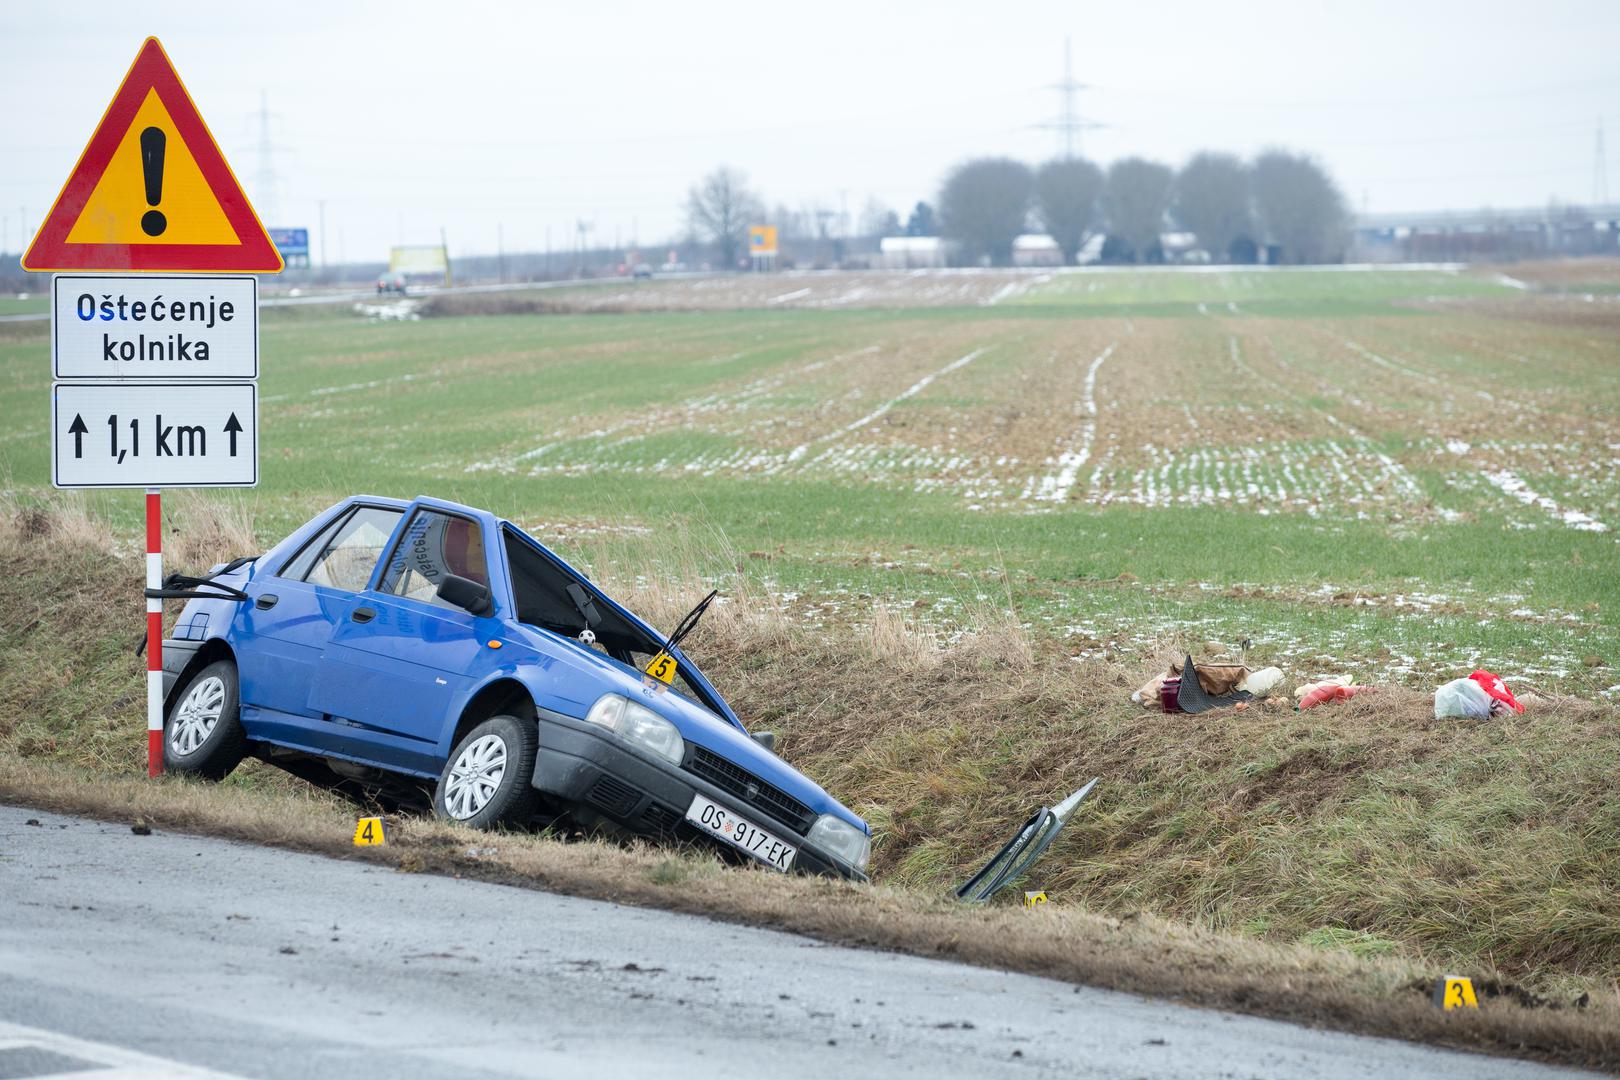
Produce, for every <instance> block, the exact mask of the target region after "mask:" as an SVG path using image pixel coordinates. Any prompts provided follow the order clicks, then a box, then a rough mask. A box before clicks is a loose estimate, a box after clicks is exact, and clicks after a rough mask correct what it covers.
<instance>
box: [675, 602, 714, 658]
mask: <svg viewBox="0 0 1620 1080" xmlns="http://www.w3.org/2000/svg"><path fill="white" fill-rule="evenodd" d="M719 595H720V590H719V589H715V590H713V591H711V592H710V593H709V595H708V596H705V597H704V598H703V599H702V600H699V601H698V606H697V607H695V608H693V609H692V610H691V611H688V612H687V613H686V617H685V618H684V619H682V620H681V621H680V625H678V626H676V627H675V632H674V633H673V634H671V635H669V640H668V641H667V642H666V643H665V645H664V649H665V650H666V651H667V650H669V649H673V648H676V647H677V646H679V645H680V643H681V639H682V638H684V637H686V635H687V634H690V633H691V632H692V631H693V630H696V629H697V624H698V622H699V621H700V620H701V619H702V618H703V613H704V612H705V611H708V610H709V605H710V604H711V603H713V602H714V598H715V597H717V596H719Z"/></svg>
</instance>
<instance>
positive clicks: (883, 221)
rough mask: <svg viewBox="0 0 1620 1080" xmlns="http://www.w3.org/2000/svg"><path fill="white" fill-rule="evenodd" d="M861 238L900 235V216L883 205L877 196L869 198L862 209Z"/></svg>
mask: <svg viewBox="0 0 1620 1080" xmlns="http://www.w3.org/2000/svg"><path fill="white" fill-rule="evenodd" d="M860 228H861V231H860V234H859V235H861V236H897V235H899V233H900V215H899V214H896V213H895V212H894V211H893V210H891V209H889V208H888V207H887V206H885V205H883V202H882V201H881V200H879V199H878V198H877V197H875V196H868V197H867V200H866V205H865V206H864V207H862V208H861V226H860Z"/></svg>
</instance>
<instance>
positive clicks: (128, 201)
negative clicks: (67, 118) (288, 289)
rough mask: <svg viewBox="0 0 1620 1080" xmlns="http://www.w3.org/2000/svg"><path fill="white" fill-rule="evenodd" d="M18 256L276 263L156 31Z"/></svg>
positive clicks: (207, 264)
mask: <svg viewBox="0 0 1620 1080" xmlns="http://www.w3.org/2000/svg"><path fill="white" fill-rule="evenodd" d="M22 265H23V268H24V269H26V270H181V271H197V272H204V273H206V272H211V271H259V272H266V273H279V272H280V270H281V267H282V261H281V255H280V254H279V253H278V252H277V251H276V247H275V245H274V244H272V243H271V242H270V237H269V235H268V234H267V233H266V232H265V229H264V226H263V225H262V224H260V223H259V219H258V216H257V215H255V214H254V212H253V207H252V205H251V204H249V202H248V199H247V196H246V195H245V194H244V193H243V192H242V187H241V185H240V184H238V183H237V181H236V177H235V175H234V174H233V173H232V172H231V167H230V166H229V165H227V164H226V163H225V158H224V156H223V155H221V154H220V152H219V147H218V145H216V144H215V142H214V137H213V135H211V134H209V131H208V127H207V125H206V124H204V123H203V119H202V116H201V115H199V114H198V112H197V106H196V105H194V104H193V103H192V100H191V97H190V95H189V94H187V93H186V88H185V86H183V85H182V84H181V82H180V76H179V75H177V74H176V73H175V70H174V66H173V65H172V64H171V63H170V62H169V58H168V56H167V54H165V53H164V51H163V46H162V45H160V44H158V40H157V38H147V39H146V43H145V44H144V45H142V46H141V51H140V52H139V53H138V54H137V55H136V57H135V63H134V64H132V65H131V66H130V69H129V73H128V74H127V75H125V76H124V81H123V83H122V84H120V85H119V87H118V92H117V93H116V94H115V95H113V100H112V104H111V105H109V106H107V112H106V114H105V115H104V116H103V117H102V118H101V123H100V124H99V125H98V126H97V127H96V130H95V134H93V135H91V136H90V142H89V143H88V144H87V145H86V146H85V148H84V153H83V154H81V155H80V156H79V161H78V164H76V165H75V166H74V167H73V172H72V173H71V174H70V175H69V176H68V179H67V183H66V184H64V185H63V187H62V193H61V194H60V195H58V196H57V198H56V202H55V204H54V205H52V207H51V212H50V213H49V214H48V215H47V216H46V218H45V223H44V224H43V225H41V226H40V228H39V231H38V232H37V233H35V235H34V242H33V243H32V244H31V245H29V248H28V253H27V254H26V255H24V256H23V260H22Z"/></svg>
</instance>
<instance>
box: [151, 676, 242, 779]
mask: <svg viewBox="0 0 1620 1080" xmlns="http://www.w3.org/2000/svg"><path fill="white" fill-rule="evenodd" d="M246 756H247V734H246V733H245V732H243V730H242V719H241V693H240V690H239V684H238V682H237V678H236V665H235V664H234V663H232V662H231V661H229V660H215V661H214V662H213V663H212V664H209V665H208V666H206V667H204V668H203V669H202V670H201V671H198V672H197V673H196V674H195V675H193V676H192V677H191V678H190V680H189V681H187V683H186V685H185V686H184V687H182V688H181V690H180V692H179V693H178V694H176V695H175V696H174V704H173V706H171V707H170V709H169V715H168V716H166V717H164V720H163V767H164V769H166V770H168V771H170V772H177V773H182V774H184V775H187V776H200V777H202V778H203V779H205V780H223V779H224V778H225V777H227V776H229V775H230V774H231V770H233V769H235V768H236V767H237V766H238V765H240V764H241V763H242V759H243V758H244V757H246Z"/></svg>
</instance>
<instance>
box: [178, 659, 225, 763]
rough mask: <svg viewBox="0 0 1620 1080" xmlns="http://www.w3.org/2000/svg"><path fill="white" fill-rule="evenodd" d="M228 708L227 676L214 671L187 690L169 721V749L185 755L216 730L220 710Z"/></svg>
mask: <svg viewBox="0 0 1620 1080" xmlns="http://www.w3.org/2000/svg"><path fill="white" fill-rule="evenodd" d="M224 711H225V680H224V679H221V678H220V677H219V676H218V675H210V676H208V678H206V679H203V680H202V681H201V682H199V683H197V684H196V685H195V686H193V687H192V688H191V689H190V690H188V691H186V696H185V699H184V700H182V701H181V702H180V707H179V708H178V709H176V710H175V713H174V721H173V722H172V723H171V724H170V725H169V749H171V750H173V751H174V752H175V753H176V754H178V755H180V756H181V757H184V756H185V755H187V754H193V753H196V751H197V748H198V747H199V746H201V745H202V744H203V743H204V742H206V741H207V740H208V736H210V735H212V734H213V733H214V725H216V724H218V723H219V715H220V713H222V712H224Z"/></svg>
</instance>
